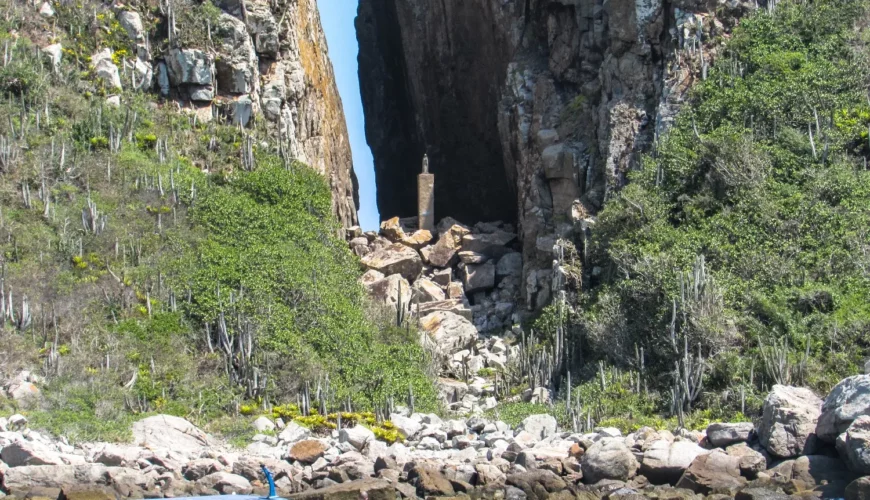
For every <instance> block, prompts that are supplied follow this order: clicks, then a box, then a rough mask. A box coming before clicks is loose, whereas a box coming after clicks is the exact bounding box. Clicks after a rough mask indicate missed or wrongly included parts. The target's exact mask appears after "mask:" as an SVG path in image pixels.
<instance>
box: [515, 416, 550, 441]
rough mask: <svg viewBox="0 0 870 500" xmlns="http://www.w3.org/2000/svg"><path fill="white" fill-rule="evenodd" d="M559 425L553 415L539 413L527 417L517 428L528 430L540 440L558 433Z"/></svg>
mask: <svg viewBox="0 0 870 500" xmlns="http://www.w3.org/2000/svg"><path fill="white" fill-rule="evenodd" d="M557 426H558V424H557V422H556V419H555V418H554V417H553V416H552V415H547V414H539V415H529V416H528V417H526V418H525V419H524V420H523V422H522V424H520V427H519V428H518V429H517V430H519V431H526V432H528V433H529V434H531V435H532V436H534V437H535V439H537V440H538V441H540V440H542V439H545V438H548V437H550V436H552V435H553V434H556V427H557Z"/></svg>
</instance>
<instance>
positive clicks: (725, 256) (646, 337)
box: [549, 0, 870, 418]
mask: <svg viewBox="0 0 870 500" xmlns="http://www.w3.org/2000/svg"><path fill="white" fill-rule="evenodd" d="M865 9H866V3H865V2H855V1H846V0H813V1H801V2H798V1H794V2H777V4H776V7H775V9H772V10H764V11H759V12H758V13H756V14H754V15H752V16H750V17H749V18H747V19H745V20H743V21H741V23H740V25H739V27H738V28H737V29H736V30H735V31H734V33H733V38H732V39H731V40H730V41H729V42H728V44H727V49H726V50H725V52H724V54H722V55H720V57H719V58H718V59H717V61H716V63H715V65H714V66H713V67H712V68H711V69H710V71H709V75H708V77H707V78H706V80H705V81H703V82H701V83H700V84H699V85H698V87H697V88H695V89H694V91H693V93H692V97H691V100H690V102H689V104H688V105H686V106H685V107H684V109H683V110H682V111H681V113H680V114H679V117H678V119H677V121H676V123H675V125H674V126H673V128H672V129H670V131H669V132H668V133H667V134H666V135H665V136H664V137H661V138H660V140H659V142H658V144H657V145H656V148H655V150H654V151H653V152H652V153H651V154H650V155H648V157H646V158H645V161H644V162H643V168H642V169H639V170H638V171H635V172H632V174H631V177H630V180H631V181H630V184H629V185H628V186H627V187H626V188H625V189H624V190H623V191H621V192H620V193H619V194H618V195H617V196H616V197H614V199H612V200H610V201H609V202H608V204H607V205H606V207H605V209H604V210H603V212H602V213H601V214H600V218H599V221H598V223H597V224H596V226H595V229H594V232H593V239H592V241H591V242H590V246H589V248H588V251H589V253H590V255H591V258H590V261H591V262H590V263H589V265H590V268H591V266H595V267H597V268H598V270H600V274H599V273H598V270H596V272H595V273H593V275H594V276H596V278H595V279H594V281H593V283H592V284H591V290H590V293H588V294H584V295H583V296H581V298H580V299H579V300H578V303H576V304H572V305H573V306H574V307H573V311H575V312H574V313H573V315H572V316H571V318H570V319H569V321H568V323H569V328H570V331H571V332H572V336H571V337H570V338H571V341H572V342H573V345H574V353H575V359H576V360H580V361H578V362H576V363H573V365H572V368H573V369H574V370H575V380H577V378H576V377H578V375H579V376H583V377H585V378H586V379H588V380H590V382H589V383H592V384H593V385H595V384H596V381H595V380H596V377H598V378H601V377H600V375H601V374H603V373H604V372H606V371H608V370H605V369H603V368H600V367H599V366H598V364H597V363H595V360H606V362H607V364H609V365H612V366H614V367H615V369H618V370H621V371H622V372H623V373H626V372H631V373H632V378H631V380H626V381H625V382H624V383H615V384H611V385H610V387H609V388H608V389H607V390H605V391H603V392H604V394H599V395H592V396H590V397H588V398H586V399H585V400H584V401H582V402H583V403H584V404H585V405H586V406H585V408H587V409H590V408H591V409H596V410H597V408H598V407H600V406H602V405H603V406H604V407H605V410H604V411H603V412H593V414H596V413H598V414H601V415H602V418H603V417H606V416H608V415H610V416H618V417H622V418H635V417H637V416H638V415H643V414H651V413H653V412H665V413H670V414H674V413H679V412H680V411H689V410H690V409H692V408H694V409H699V408H701V409H704V410H705V411H706V412H707V414H709V415H713V416H716V415H718V416H726V417H727V418H733V414H734V412H738V411H741V410H744V411H746V412H747V413H754V412H755V411H757V410H758V409H759V407H760V404H759V403H760V399H759V396H763V394H765V393H766V390H767V389H768V388H769V386H770V385H772V384H774V383H785V384H789V383H791V384H806V385H808V386H810V387H812V388H814V389H816V390H818V391H819V392H820V393H824V392H826V391H827V390H829V389H830V388H831V386H832V385H833V384H834V383H836V382H837V381H838V380H840V378H842V377H844V376H847V375H852V374H855V373H860V372H861V365H862V364H863V361H864V359H865V357H866V356H867V355H868V353H870V301H868V297H870V238H868V236H870V234H868V231H870V229H868V228H870V170H868V164H867V160H868V156H870V138H868V130H870V129H868V126H870V99H868V82H870V80H868V70H867V68H868V65H867V62H868V59H870V51H868V46H867V44H868V42H870V32H868V31H867V30H866V29H865V28H866V25H867V19H868V18H867V17H866V16H867V15H866V10H865ZM856 26H857V28H856ZM549 321H550V322H551V323H552V314H551V315H550V317H549ZM641 353H642V360H641ZM642 366H643V373H642V375H641V376H640V377H638V376H637V374H638V373H639V372H641V367H642ZM638 380H640V382H638ZM598 385H602V386H603V385H604V384H603V383H598ZM641 386H646V387H648V388H649V393H648V394H649V395H648V396H647V395H646V394H647V392H646V391H642V390H640V389H639V387H641ZM563 393H564V390H563ZM626 393H630V394H631V396H627V395H626ZM575 394H576V390H575ZM638 394H643V395H644V397H641V398H637V395H638ZM631 398H635V399H634V401H635V402H636V404H634V405H633V406H632V405H628V404H626V403H629V402H630V401H632V399H631ZM674 398H676V400H677V402H676V404H675V403H674V401H673V400H674ZM651 401H652V406H653V407H652V408H650V402H651ZM583 413H584V414H585V413H586V411H585V410H584V411H583Z"/></svg>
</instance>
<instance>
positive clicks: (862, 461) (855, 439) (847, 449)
mask: <svg viewBox="0 0 870 500" xmlns="http://www.w3.org/2000/svg"><path fill="white" fill-rule="evenodd" d="M837 452H838V453H839V454H840V457H841V458H842V459H843V461H844V462H846V465H848V466H849V469H851V470H852V471H854V472H856V473H859V474H862V475H870V415H861V416H859V417H858V418H856V419H855V420H853V421H852V424H851V425H849V428H848V429H846V432H844V433H842V434H840V436H839V437H837Z"/></svg>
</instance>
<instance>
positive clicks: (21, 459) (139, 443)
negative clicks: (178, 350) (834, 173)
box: [0, 375, 870, 500]
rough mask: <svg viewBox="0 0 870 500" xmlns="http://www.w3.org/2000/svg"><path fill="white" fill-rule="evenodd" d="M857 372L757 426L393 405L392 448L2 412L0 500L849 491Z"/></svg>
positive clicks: (788, 398)
mask: <svg viewBox="0 0 870 500" xmlns="http://www.w3.org/2000/svg"><path fill="white" fill-rule="evenodd" d="M868 381H870V376H868V375H862V376H859V377H852V378H849V379H846V380H844V381H843V382H841V383H840V384H839V385H838V386H837V387H836V388H835V389H834V390H833V391H832V392H831V394H830V395H829V396H828V398H827V399H826V400H825V401H824V402H822V401H821V400H818V401H816V400H813V399H812V398H810V394H811V393H805V392H804V391H803V390H797V389H796V388H792V387H785V386H777V387H774V388H773V391H772V392H771V393H770V396H768V398H767V399H766V400H765V403H764V406H765V408H764V414H765V416H764V418H762V419H761V421H760V423H759V426H758V427H756V426H755V425H753V424H752V423H749V422H739V423H717V424H712V425H710V426H709V427H708V428H707V429H706V430H705V431H701V432H695V431H686V430H679V431H675V432H670V431H667V430H656V429H652V428H648V427H646V428H642V429H639V430H638V431H636V432H632V433H630V434H628V435H623V433H622V432H620V431H619V430H618V429H615V428H597V429H595V430H594V431H593V432H587V433H574V432H568V431H564V430H561V429H559V426H558V425H557V421H556V419H555V418H554V417H552V416H550V415H532V416H529V417H527V418H526V419H525V420H523V421H522V423H521V424H520V425H518V426H516V427H514V428H512V427H511V426H509V425H508V424H506V423H505V422H502V421H498V420H487V419H484V418H481V417H471V418H468V419H453V420H444V419H442V418H440V417H439V416H437V415H435V414H420V413H415V414H409V412H408V411H407V410H406V409H403V408H399V409H398V410H397V413H394V414H392V415H390V421H391V422H392V424H393V425H394V426H395V428H396V429H397V430H398V431H399V434H400V436H401V439H400V440H399V441H397V442H395V443H392V444H388V443H385V442H383V441H379V440H377V439H376V438H375V434H374V433H373V432H372V431H371V430H369V429H367V428H366V427H363V426H359V425H357V426H354V427H349V428H341V429H338V430H334V431H332V432H331V433H330V434H328V435H314V434H312V432H311V431H310V430H308V429H306V428H304V427H301V426H299V425H298V424H296V423H294V422H290V423H287V424H284V423H283V422H280V421H274V422H273V421H272V420H271V419H269V418H266V417H260V418H258V419H257V421H256V426H257V428H258V429H261V430H262V432H263V433H262V434H259V435H257V436H255V437H254V438H253V442H252V443H251V444H250V445H248V446H247V448H246V449H245V450H241V451H240V450H235V449H232V448H231V447H229V446H227V445H226V444H224V443H221V442H219V441H217V440H215V439H214V438H213V437H211V436H209V435H207V434H206V433H204V432H202V431H201V430H199V429H198V428H196V427H195V426H194V425H192V424H191V423H190V422H188V421H186V420H184V419H181V418H178V417H171V416H167V415H158V416H153V417H148V418H146V419H144V420H141V421H139V422H137V423H136V424H135V425H134V426H133V436H134V442H133V443H132V444H123V445H119V444H108V443H86V444H81V445H77V446H69V445H66V444H64V442H63V441H54V440H51V439H49V438H47V437H46V436H44V435H42V434H40V433H38V432H36V431H33V430H31V429H28V428H27V426H26V424H27V423H26V419H24V418H23V417H21V416H16V417H13V419H10V420H6V419H0V459H2V463H0V477H2V492H3V493H2V494H5V495H11V496H13V497H21V498H25V497H28V495H29V496H31V497H32V496H33V495H37V496H41V497H46V496H48V497H53V496H60V494H61V492H63V494H64V495H65V497H66V498H70V494H71V493H73V492H79V493H81V492H83V491H87V492H89V494H94V492H95V491H96V492H103V493H104V494H106V495H109V496H108V497H100V498H111V497H114V496H124V497H131V496H132V497H142V496H147V497H161V496H167V497H169V496H179V495H206V494H216V493H220V494H229V493H238V494H248V493H252V492H254V493H262V492H264V491H265V485H264V483H263V478H262V477H261V473H260V464H265V465H267V466H268V467H269V468H270V469H271V470H272V472H273V473H274V475H275V478H276V481H277V486H278V489H279V492H280V493H281V494H282V495H285V496H292V498H349V495H356V497H360V495H361V494H362V493H365V494H366V495H367V496H369V497H371V495H375V496H376V497H378V498H385V499H387V498H388V499H390V500H392V499H394V498H418V497H421V498H428V497H457V496H463V495H469V496H474V497H486V498H505V499H507V498H510V499H517V500H522V499H536V498H547V497H548V496H549V495H557V496H559V497H560V498H562V497H564V498H590V499H591V498H716V499H724V498H743V499H761V498H764V499H779V498H783V499H785V498H839V497H845V498H849V499H860V498H867V495H868V493H870V476H866V475H867V474H868V463H867V457H868V456H870V447H868V444H867V443H868V438H867V430H866V429H867V428H868V422H870V420H868V414H867V406H866V404H867V401H868V397H870V391H867V389H866V388H867V387H870V384H868ZM817 403H818V406H817V407H815V408H816V410H818V411H815V412H814V411H811V409H812V408H813V407H814V405H816V404H817ZM807 429H811V430H810V431H809V432H806V430H807ZM810 443H811V444H810ZM798 450H800V451H798ZM808 453H809V454H808ZM862 476H864V477H862Z"/></svg>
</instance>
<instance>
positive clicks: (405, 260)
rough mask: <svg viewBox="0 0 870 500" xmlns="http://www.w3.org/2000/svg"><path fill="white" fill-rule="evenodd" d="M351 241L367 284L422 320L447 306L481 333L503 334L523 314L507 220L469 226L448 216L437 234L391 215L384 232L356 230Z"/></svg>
mask: <svg viewBox="0 0 870 500" xmlns="http://www.w3.org/2000/svg"><path fill="white" fill-rule="evenodd" d="M348 238H349V240H350V247H351V249H352V250H353V251H354V253H356V254H357V255H358V256H360V257H361V259H362V263H363V265H364V266H366V268H368V270H369V271H368V272H367V273H366V275H365V277H364V278H363V280H364V283H365V284H366V285H367V286H368V287H369V289H370V290H372V291H373V292H374V293H375V295H376V296H377V297H378V298H379V299H380V300H381V301H382V302H384V303H386V304H390V305H395V304H397V303H398V302H399V299H400V298H401V301H402V305H403V306H404V307H405V308H410V309H411V310H412V312H414V313H417V312H418V311H419V314H420V316H421V317H422V316H425V315H426V314H428V313H430V312H434V311H450V312H453V313H456V314H458V315H460V316H462V317H464V318H466V319H468V320H470V321H472V323H473V324H474V326H475V328H476V329H477V330H478V331H480V332H484V333H490V332H492V333H498V334H500V333H502V332H503V331H504V330H506V329H507V330H509V329H510V327H511V325H513V324H515V323H517V322H519V321H520V319H521V318H522V315H523V312H522V311H519V310H518V309H517V304H518V303H519V302H520V297H521V294H520V286H521V281H522V273H523V258H522V254H521V253H520V252H519V250H518V248H517V246H516V245H517V235H516V232H515V230H514V228H513V226H511V225H510V224H504V223H502V222H491V223H483V222H479V223H477V224H475V225H474V227H469V226H466V225H464V224H461V223H459V222H457V221H456V220H454V219H452V218H450V217H447V218H445V219H443V220H441V222H439V223H438V226H437V228H436V234H432V233H431V232H430V231H428V230H425V229H417V219H416V218H408V219H399V218H398V217H394V218H392V219H390V220H387V221H385V222H383V223H382V224H381V230H380V233H375V232H366V233H363V232H362V231H361V230H360V229H359V228H358V227H355V228H350V229H348ZM383 280H388V281H383ZM400 288H401V289H402V294H401V297H399V289H400ZM409 291H410V293H408V292H409Z"/></svg>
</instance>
